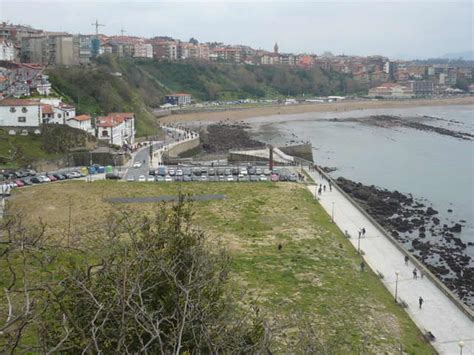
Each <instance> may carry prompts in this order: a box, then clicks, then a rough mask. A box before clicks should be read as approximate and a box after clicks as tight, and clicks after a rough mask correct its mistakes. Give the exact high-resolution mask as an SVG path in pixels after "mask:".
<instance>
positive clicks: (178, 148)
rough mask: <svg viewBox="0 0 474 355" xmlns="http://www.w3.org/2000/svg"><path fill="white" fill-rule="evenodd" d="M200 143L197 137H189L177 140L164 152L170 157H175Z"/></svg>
mask: <svg viewBox="0 0 474 355" xmlns="http://www.w3.org/2000/svg"><path fill="white" fill-rule="evenodd" d="M200 144H201V141H200V139H199V137H197V138H194V139H190V140H188V141H183V142H179V143H178V144H175V145H173V146H172V147H170V148H169V149H168V150H167V152H166V154H165V155H167V156H168V157H170V158H177V157H178V156H179V155H180V154H182V153H184V152H187V151H188V150H191V149H196V148H197V147H199V145H200Z"/></svg>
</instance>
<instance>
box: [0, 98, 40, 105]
mask: <svg viewBox="0 0 474 355" xmlns="http://www.w3.org/2000/svg"><path fill="white" fill-rule="evenodd" d="M36 105H40V102H39V100H33V99H3V100H1V101H0V106H36Z"/></svg>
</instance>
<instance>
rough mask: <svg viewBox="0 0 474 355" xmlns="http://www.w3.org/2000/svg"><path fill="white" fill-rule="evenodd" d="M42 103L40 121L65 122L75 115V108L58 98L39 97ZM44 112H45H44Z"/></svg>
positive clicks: (50, 122)
mask: <svg viewBox="0 0 474 355" xmlns="http://www.w3.org/2000/svg"><path fill="white" fill-rule="evenodd" d="M40 102H41V104H42V112H43V115H42V123H45V124H48V123H49V124H66V123H67V120H68V119H70V118H73V117H76V108H75V107H74V106H71V105H68V104H65V103H64V102H62V101H61V99H58V98H43V99H40ZM45 112H46V114H44V113H45Z"/></svg>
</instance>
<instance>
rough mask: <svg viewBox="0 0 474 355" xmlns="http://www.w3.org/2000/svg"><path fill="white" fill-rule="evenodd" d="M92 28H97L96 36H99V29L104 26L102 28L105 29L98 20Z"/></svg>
mask: <svg viewBox="0 0 474 355" xmlns="http://www.w3.org/2000/svg"><path fill="white" fill-rule="evenodd" d="M92 26H95V35H96V36H97V35H99V27H100V26H102V27H105V25H103V24H101V23H99V21H98V20H95V23H93V24H92Z"/></svg>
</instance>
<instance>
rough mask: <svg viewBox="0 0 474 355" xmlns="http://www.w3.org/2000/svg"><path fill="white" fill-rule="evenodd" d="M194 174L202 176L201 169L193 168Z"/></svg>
mask: <svg viewBox="0 0 474 355" xmlns="http://www.w3.org/2000/svg"><path fill="white" fill-rule="evenodd" d="M193 174H194V175H196V176H201V169H200V168H194V169H193Z"/></svg>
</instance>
